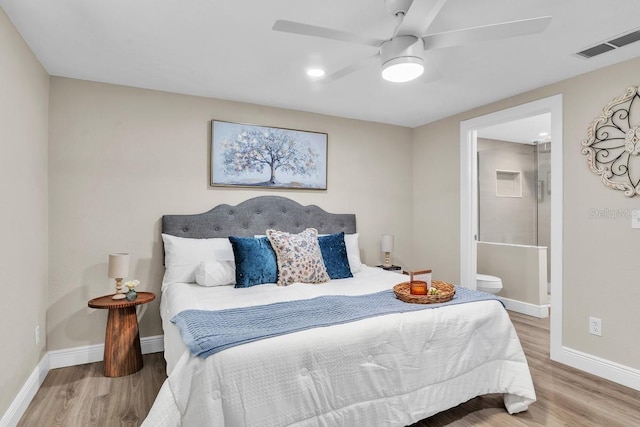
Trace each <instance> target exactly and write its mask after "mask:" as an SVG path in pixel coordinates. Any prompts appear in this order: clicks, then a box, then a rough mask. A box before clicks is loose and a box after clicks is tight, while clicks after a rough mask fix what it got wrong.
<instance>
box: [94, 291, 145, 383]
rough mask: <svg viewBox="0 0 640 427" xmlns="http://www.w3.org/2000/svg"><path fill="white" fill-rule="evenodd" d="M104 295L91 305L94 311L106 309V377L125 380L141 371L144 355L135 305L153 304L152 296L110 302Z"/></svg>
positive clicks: (140, 293)
mask: <svg viewBox="0 0 640 427" xmlns="http://www.w3.org/2000/svg"><path fill="white" fill-rule="evenodd" d="M112 296H113V294H112V295H105V296H102V297H98V298H94V299H92V300H90V301H89V303H88V304H89V307H91V308H102V309H104V308H106V309H108V310H109V316H108V317H107V330H106V333H105V337H104V370H103V372H104V376H105V377H123V376H125V375H130V374H133V373H134V372H138V371H139V370H140V369H142V351H141V349H140V333H139V332H138V316H137V315H136V305H140V304H146V303H148V302H150V301H153V300H154V299H155V298H156V295H155V294H154V293H153V292H138V298H136V299H135V300H133V301H127V300H126V299H118V300H114V299H111V297H112Z"/></svg>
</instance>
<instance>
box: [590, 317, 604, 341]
mask: <svg viewBox="0 0 640 427" xmlns="http://www.w3.org/2000/svg"><path fill="white" fill-rule="evenodd" d="M589 333H590V334H591V335H597V336H599V337H601V336H602V319H598V318H597V317H589Z"/></svg>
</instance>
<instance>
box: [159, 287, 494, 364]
mask: <svg viewBox="0 0 640 427" xmlns="http://www.w3.org/2000/svg"><path fill="white" fill-rule="evenodd" d="M492 299H493V300H498V301H500V300H499V299H498V298H497V297H495V296H494V295H492V294H487V293H484V292H478V291H473V290H471V289H467V288H463V287H459V286H458V287H456V295H455V297H454V298H453V299H452V300H451V301H448V302H444V303H439V304H408V303H405V302H402V301H400V300H399V299H397V298H396V296H395V294H394V293H393V290H392V289H389V290H386V291H382V292H377V293H374V294H367V295H358V296H343V295H330V296H320V297H316V298H311V299H307V300H297V301H285V302H277V303H273V304H266V305H258V306H252V307H240V308H230V309H225V310H215V311H207V310H185V311H182V312H180V313H178V314H177V315H175V316H174V317H173V319H171V321H172V322H173V323H175V324H176V326H178V328H179V329H180V334H181V335H182V339H183V341H184V342H185V344H186V345H187V347H189V349H190V350H191V353H193V354H194V355H195V356H199V357H207V356H210V355H212V354H215V353H217V352H219V351H222V350H224V349H227V348H230V347H234V346H237V345H240V344H244V343H249V342H252V341H257V340H260V339H264V338H270V337H275V336H278V335H284V334H289V333H292V332H298V331H303V330H306V329H311V328H318V327H323V326H331V325H339V324H342V323H347V322H355V321H356V320H361V319H366V318H368V317H375V316H383V315H385V314H392V313H404V312H409V311H417V310H425V309H431V308H438V307H442V306H446V305H453V304H462V303H467V302H474V301H484V300H492Z"/></svg>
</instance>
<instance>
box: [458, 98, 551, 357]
mask: <svg viewBox="0 0 640 427" xmlns="http://www.w3.org/2000/svg"><path fill="white" fill-rule="evenodd" d="M544 113H551V177H552V178H551V247H552V248H553V252H552V254H551V307H552V309H553V314H554V315H553V316H551V330H550V335H551V345H550V349H551V359H553V360H557V356H558V355H559V353H560V352H561V350H562V275H563V273H562V253H563V252H562V200H563V198H562V149H563V141H562V95H561V94H559V95H554V96H550V97H548V98H543V99H539V100H537V101H533V102H528V103H526V104H522V105H518V106H515V107H511V108H506V109H504V110H500V111H496V112H493V113H490V114H486V115H483V116H479V117H475V118H472V119H469V120H464V121H461V122H460V284H461V285H462V286H465V287H468V288H471V289H476V272H477V249H476V241H477V236H478V173H477V171H478V158H477V151H478V144H477V138H478V132H477V131H478V129H482V128H485V127H488V126H494V125H497V124H500V123H504V122H509V121H514V120H520V119H524V118H526V117H531V116H537V115H540V114H544Z"/></svg>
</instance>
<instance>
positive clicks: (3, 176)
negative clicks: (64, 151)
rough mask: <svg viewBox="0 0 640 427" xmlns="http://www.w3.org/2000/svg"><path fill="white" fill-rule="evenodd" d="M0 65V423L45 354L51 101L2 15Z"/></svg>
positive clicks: (42, 74)
mask: <svg viewBox="0 0 640 427" xmlns="http://www.w3.org/2000/svg"><path fill="white" fill-rule="evenodd" d="M0 64H1V65H0V94H1V95H0V150H1V151H2V155H0V199H1V200H2V208H1V209H0V235H1V236H2V245H1V246H0V260H2V263H1V265H0V283H1V284H2V289H3V292H2V298H0V324H1V325H2V327H0V343H2V345H3V348H2V351H0V367H1V368H0V390H1V391H0V416H1V415H2V414H4V413H5V412H6V410H7V409H8V407H9V405H11V402H12V401H13V399H14V398H15V396H16V394H17V393H18V391H19V390H20V389H21V388H22V386H23V384H24V382H25V381H26V380H27V378H28V377H29V375H30V374H31V372H32V371H33V370H34V368H35V367H36V366H37V364H38V362H39V361H40V359H41V358H42V356H43V355H44V353H45V343H46V309H47V304H46V303H47V120H48V117H47V111H48V96H49V75H48V74H47V73H46V71H45V70H44V68H42V66H41V65H40V63H39V62H38V60H37V59H36V58H35V56H34V55H33V54H32V53H31V50H30V49H29V47H28V46H27V45H26V43H25V42H24V41H23V40H22V38H21V37H20V34H18V32H17V31H16V29H15V28H14V26H13V25H12V24H11V22H10V21H9V19H8V18H7V15H6V14H5V13H4V11H3V10H2V9H1V8H0ZM37 325H40V329H41V336H42V338H41V341H40V344H39V345H35V333H34V331H35V327H36V326H37Z"/></svg>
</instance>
